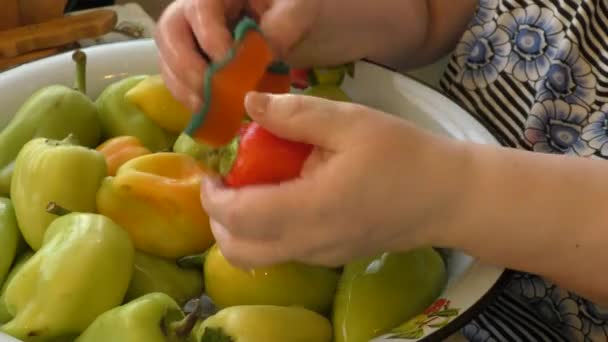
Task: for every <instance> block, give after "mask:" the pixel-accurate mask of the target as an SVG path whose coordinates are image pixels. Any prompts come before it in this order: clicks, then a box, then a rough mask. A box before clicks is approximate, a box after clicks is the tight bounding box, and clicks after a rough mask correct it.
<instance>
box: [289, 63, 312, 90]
mask: <svg viewBox="0 0 608 342" xmlns="http://www.w3.org/2000/svg"><path fill="white" fill-rule="evenodd" d="M311 71H312V69H293V68H292V69H290V70H289V78H290V79H291V86H292V87H294V88H296V89H306V88H308V87H309V86H310V85H311V84H310V83H311V82H310V72H311Z"/></svg>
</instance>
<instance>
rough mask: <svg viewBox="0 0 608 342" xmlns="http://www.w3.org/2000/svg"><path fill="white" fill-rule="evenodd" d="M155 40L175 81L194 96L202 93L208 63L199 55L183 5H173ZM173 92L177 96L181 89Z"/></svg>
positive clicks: (180, 3) (159, 24)
mask: <svg viewBox="0 0 608 342" xmlns="http://www.w3.org/2000/svg"><path fill="white" fill-rule="evenodd" d="M154 36H155V42H156V45H157V47H158V50H159V55H160V57H161V58H162V60H163V61H164V63H165V64H166V65H167V66H168V67H169V69H171V70H172V74H173V75H174V76H173V78H174V79H179V80H180V82H179V83H181V84H183V87H184V88H187V89H190V91H192V92H198V91H199V90H200V89H202V86H203V77H204V73H205V70H206V69H207V62H206V61H205V60H204V58H203V57H202V56H201V55H200V54H198V53H197V46H196V45H195V41H194V39H193V38H192V37H193V36H192V31H191V30H190V26H189V24H188V22H187V21H186V18H185V16H184V7H183V5H182V2H181V1H176V2H174V3H172V4H171V5H169V7H168V8H167V9H166V10H165V12H164V13H163V15H162V16H161V18H160V19H159V22H158V25H157V28H156V30H155V33H154ZM169 86H170V87H171V86H172V83H170V84H169ZM173 92H174V93H177V89H173Z"/></svg>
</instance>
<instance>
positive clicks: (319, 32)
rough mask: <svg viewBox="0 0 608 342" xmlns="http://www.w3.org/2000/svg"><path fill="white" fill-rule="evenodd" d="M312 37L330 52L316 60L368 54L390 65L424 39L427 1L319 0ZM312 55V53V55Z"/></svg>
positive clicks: (342, 59)
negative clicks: (328, 56)
mask: <svg viewBox="0 0 608 342" xmlns="http://www.w3.org/2000/svg"><path fill="white" fill-rule="evenodd" d="M313 27H314V30H315V32H314V33H312V34H311V36H312V38H313V39H312V41H314V42H315V43H316V45H317V49H315V51H314V52H315V53H318V51H319V50H323V51H327V53H324V54H323V55H324V56H323V57H320V58H324V59H325V57H326V56H327V55H330V56H332V57H331V58H328V61H325V60H323V61H313V63H316V64H319V63H320V64H342V63H346V62H351V61H353V60H359V59H365V58H369V59H372V60H374V61H376V62H378V63H381V64H387V65H391V66H392V65H393V62H394V61H397V60H400V59H401V58H402V57H403V55H404V51H407V53H408V54H411V53H412V52H413V51H416V50H417V48H418V47H420V46H422V45H423V44H424V42H425V37H426V31H427V1H426V0H424V1H420V0H415V1H403V0H377V1H360V0H357V1H352V0H351V1H348V0H344V1H322V2H321V8H320V11H319V15H318V17H317V19H316V20H315V24H314V25H313ZM315 56H316V55H315Z"/></svg>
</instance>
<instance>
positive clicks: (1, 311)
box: [0, 250, 34, 324]
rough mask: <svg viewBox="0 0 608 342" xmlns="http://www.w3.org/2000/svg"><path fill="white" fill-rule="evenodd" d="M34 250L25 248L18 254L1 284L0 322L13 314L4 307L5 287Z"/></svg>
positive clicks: (5, 320)
mask: <svg viewBox="0 0 608 342" xmlns="http://www.w3.org/2000/svg"><path fill="white" fill-rule="evenodd" d="M32 255H34V252H33V251H32V250H26V251H24V252H23V253H21V254H19V256H18V257H17V258H16V260H15V263H14V264H13V267H12V268H11V271H10V273H9V274H8V276H7V277H6V281H5V282H4V284H3V285H2V289H0V324H4V323H6V322H8V321H10V320H11V319H13V315H11V314H10V313H9V312H8V308H7V307H6V302H5V301H4V294H5V292H6V288H7V287H8V283H9V282H10V281H11V280H12V279H13V278H14V277H15V274H17V272H19V270H20V269H21V267H23V265H24V264H25V262H26V261H28V260H29V259H30V258H31V257H32Z"/></svg>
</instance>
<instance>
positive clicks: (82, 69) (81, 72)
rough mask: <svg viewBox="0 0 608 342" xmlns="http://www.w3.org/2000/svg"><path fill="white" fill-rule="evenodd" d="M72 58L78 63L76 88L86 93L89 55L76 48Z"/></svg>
mask: <svg viewBox="0 0 608 342" xmlns="http://www.w3.org/2000/svg"><path fill="white" fill-rule="evenodd" d="M72 60H73V61H74V62H75V63H76V90H78V91H80V92H81V93H83V94H86V93H87V82H86V78H87V55H86V54H85V53H84V52H82V51H81V50H76V51H74V53H73V54H72Z"/></svg>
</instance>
